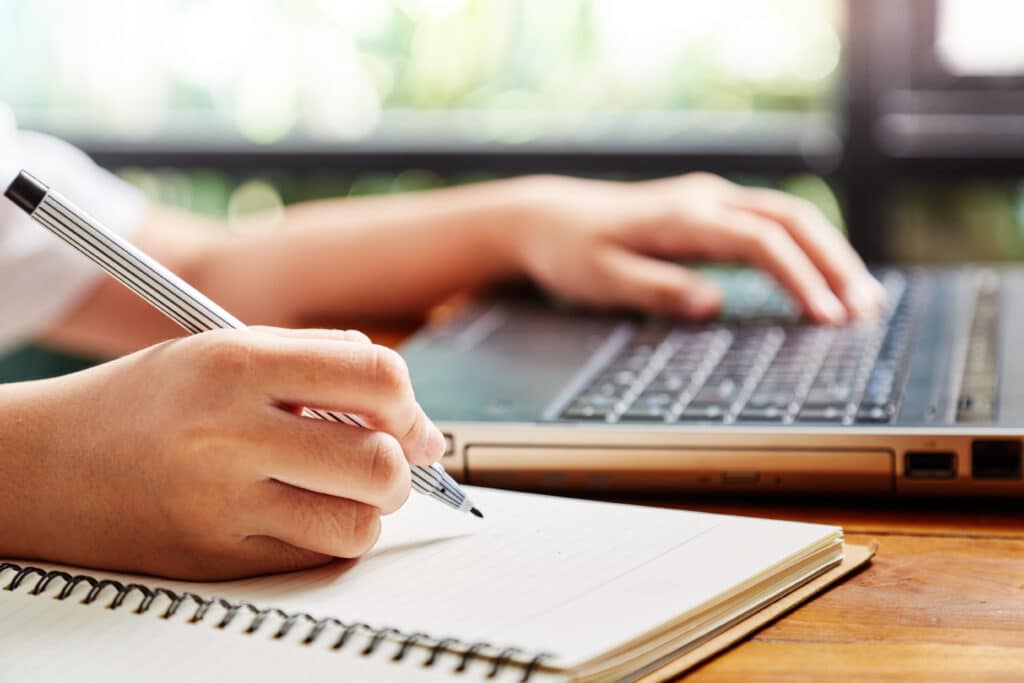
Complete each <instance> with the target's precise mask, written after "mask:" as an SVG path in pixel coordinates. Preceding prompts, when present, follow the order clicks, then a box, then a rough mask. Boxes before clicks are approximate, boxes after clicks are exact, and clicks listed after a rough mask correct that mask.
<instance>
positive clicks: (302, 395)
mask: <svg viewBox="0 0 1024 683" xmlns="http://www.w3.org/2000/svg"><path fill="white" fill-rule="evenodd" d="M261 337H262V340H261V342H260V343H258V344H256V345H255V348H253V349H252V350H251V351H250V356H251V359H250V360H251V363H252V365H253V368H254V370H255V372H256V373H257V374H258V376H259V378H260V389H261V390H262V391H264V392H265V393H266V394H267V395H268V397H269V398H270V399H271V400H273V401H276V402H281V403H286V404H289V405H302V406H309V407H311V408H321V409H326V410H330V411H335V412H344V413H353V414H356V415H359V416H361V417H363V418H364V421H365V422H366V424H367V426H368V427H370V428H372V429H376V430H380V431H384V432H387V433H388V434H391V435H392V436H394V437H395V438H396V439H398V441H399V443H401V444H402V449H403V451H404V452H405V455H406V457H407V458H408V460H409V462H412V463H415V464H418V465H427V464H430V463H432V462H435V461H437V460H439V459H440V458H441V455H442V454H443V453H444V450H445V442H444V436H443V435H442V434H441V432H440V431H439V430H438V429H437V427H435V426H434V424H433V423H432V422H431V421H430V420H429V419H428V418H427V416H426V414H425V413H424V412H423V409H422V408H420V406H419V404H418V403H417V402H416V399H415V396H414V395H413V391H412V383H411V382H410V380H409V369H408V367H407V366H406V365H405V361H403V360H402V358H401V356H399V355H398V354H397V353H395V352H394V351H392V350H391V349H387V348H384V347H382V346H376V345H373V344H361V343H353V342H340V341H334V340H330V339H297V338H292V337H285V336H279V335H270V334H264V335H261Z"/></svg>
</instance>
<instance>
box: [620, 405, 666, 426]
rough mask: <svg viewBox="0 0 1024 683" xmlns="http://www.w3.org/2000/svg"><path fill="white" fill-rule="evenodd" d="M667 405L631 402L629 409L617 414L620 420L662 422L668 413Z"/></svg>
mask: <svg viewBox="0 0 1024 683" xmlns="http://www.w3.org/2000/svg"><path fill="white" fill-rule="evenodd" d="M668 408H669V406H649V405H637V404H633V405H631V406H630V407H629V410H627V411H626V412H624V413H623V414H622V415H620V416H619V420H620V421H622V422H663V421H664V420H665V416H666V415H668Z"/></svg>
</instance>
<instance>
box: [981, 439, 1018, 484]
mask: <svg viewBox="0 0 1024 683" xmlns="http://www.w3.org/2000/svg"><path fill="white" fill-rule="evenodd" d="M1020 475H1021V447H1020V441H1011V440H1009V439H991V440H984V441H975V442H974V443H973V444H971V476H973V477H974V478H975V479H1020Z"/></svg>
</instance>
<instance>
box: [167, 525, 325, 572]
mask: <svg viewBox="0 0 1024 683" xmlns="http://www.w3.org/2000/svg"><path fill="white" fill-rule="evenodd" d="M334 559H335V558H334V557H333V556H332V555H325V554H323V553H315V552H313V551H311V550H305V549H303V548H296V547H295V546H293V545H290V544H288V543H285V542H284V541H281V540H278V539H276V538H271V537H269V536H248V537H246V538H243V539H242V540H241V542H239V543H237V544H235V545H232V546H231V547H230V548H226V549H222V550H221V551H219V552H202V553H196V552H176V553H175V556H174V559H173V560H171V561H169V562H162V563H161V565H160V567H159V568H158V569H156V570H154V571H155V572H157V573H159V574H160V575H162V576H168V577H171V578H175V579H183V580H186V581H228V580H231V579H241V578H245V577H249V576H258V575H261V574H279V573H282V572H292V571H296V570H299V569H311V568H313V567H320V566H323V565H325V564H327V563H328V562H331V561H333V560H334Z"/></svg>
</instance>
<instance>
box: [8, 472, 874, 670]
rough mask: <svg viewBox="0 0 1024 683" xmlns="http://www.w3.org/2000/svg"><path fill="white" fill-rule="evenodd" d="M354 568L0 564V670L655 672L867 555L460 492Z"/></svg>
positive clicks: (731, 524) (400, 516) (821, 530)
mask: <svg viewBox="0 0 1024 683" xmlns="http://www.w3.org/2000/svg"><path fill="white" fill-rule="evenodd" d="M469 488H470V489H471V495H472V496H473V498H474V499H475V500H476V501H477V503H478V504H479V505H480V506H481V508H483V509H485V510H486V511H487V518H486V519H485V520H477V519H476V518H471V517H469V516H466V515H455V514H452V512H451V511H450V510H447V509H445V508H443V507H442V506H439V505H437V504H436V503H434V502H432V501H430V500H427V499H425V498H423V497H421V496H413V497H412V498H411V499H410V501H409V502H408V503H407V504H406V506H405V507H404V508H402V509H401V510H400V511H399V512H397V513H395V514H394V515H391V516H389V517H387V518H385V520H384V529H383V532H382V536H381V540H380V542H379V543H378V545H377V547H376V548H375V549H374V550H373V551H371V552H370V553H369V554H368V555H367V556H365V557H364V558H362V559H360V560H358V561H338V562H335V563H333V564H331V565H328V566H325V567H322V568H319V569H314V570H309V571H302V572H294V573H290V574H280V575H275V576H268V577H262V578H256V579H249V580H243V581H231V582H219V583H191V582H181V581H172V580H166V579H160V578H153V577H140V576H131V575H123V574H114V573H110V572H100V571H91V570H81V569H74V568H68V567H59V566H55V565H48V564H41V563H27V562H18V561H9V562H0V586H3V587H4V588H5V589H6V590H3V591H0V643H2V653H0V680H4V681H6V680H17V681H43V680H65V679H68V678H73V679H75V680H100V679H102V680H105V681H117V680H140V679H143V678H144V679H145V680H149V681H182V680H197V679H202V680H207V679H208V680H220V681H232V680H239V681H241V680H245V681H253V680H278V679H279V678H281V677H283V678H282V679H283V680H304V681H305V680H308V681H319V680H325V681H326V680H332V681H337V680H345V681H363V680H365V681H377V680H389V681H390V680H409V681H433V680H449V679H450V678H452V677H455V676H459V677H462V678H464V679H469V680H527V679H529V680H537V681H546V680H578V681H608V680H633V679H637V678H644V677H647V678H654V679H660V678H663V677H665V676H668V675H671V674H674V673H678V672H679V671H681V670H683V669H685V668H686V667H687V666H692V665H693V664H695V663H696V662H698V661H699V660H700V659H703V658H706V657H707V656H709V655H710V654H711V653H713V652H714V651H716V650H718V649H721V648H722V647H726V646H728V645H729V644H730V643H732V642H735V641H736V640H738V639H740V638H742V637H743V636H744V635H745V634H747V633H749V632H750V631H751V630H752V629H755V628H757V627H758V626H759V625H761V624H763V623H764V622H765V621H767V620H768V619H770V618H772V617H773V616H776V615H777V614H779V613H780V612H781V611H783V610H785V609H787V608H789V607H791V606H793V605H794V604H796V603H798V602H799V601H801V600H803V599H806V598H807V597H809V596H810V595H811V594H813V592H815V591H818V590H821V589H822V588H823V587H825V586H826V585H827V584H829V583H831V582H833V581H835V580H836V579H837V578H838V577H839V576H840V575H842V574H844V573H846V572H847V571H850V570H851V569H852V568H853V567H854V566H855V565H857V564H860V563H862V562H863V561H865V560H866V559H867V553H866V552H864V551H863V549H859V548H856V547H848V546H847V547H845V549H846V557H845V560H844V544H843V536H842V530H841V529H839V528H838V527H831V526H822V525H814V524H803V523H793V522H779V521H771V520H763V519H747V518H741V517H731V516H723V515H713V514H704V513H695V512H686V511H679V510H665V509H656V508H647V507H640V506H631V505H619V504H612V503H598V502H590V501H580V500H572V499H565V498H556V497H549V496H542V495H535V494H524V493H514V492H508V491H498V490H493V489H481V488H475V487H469Z"/></svg>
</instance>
